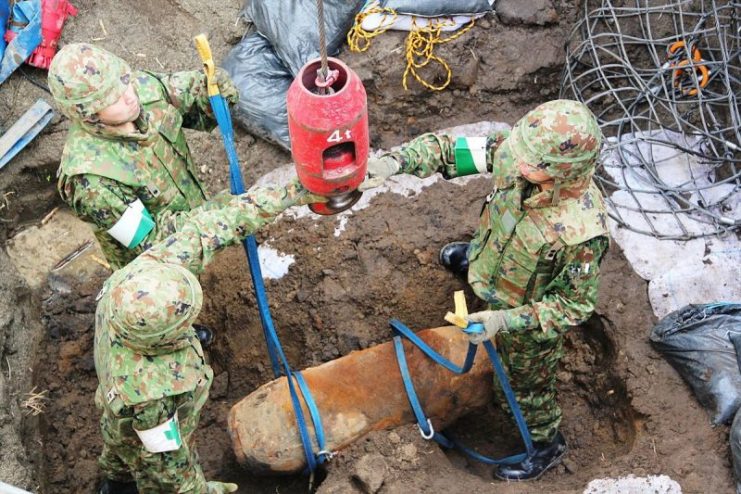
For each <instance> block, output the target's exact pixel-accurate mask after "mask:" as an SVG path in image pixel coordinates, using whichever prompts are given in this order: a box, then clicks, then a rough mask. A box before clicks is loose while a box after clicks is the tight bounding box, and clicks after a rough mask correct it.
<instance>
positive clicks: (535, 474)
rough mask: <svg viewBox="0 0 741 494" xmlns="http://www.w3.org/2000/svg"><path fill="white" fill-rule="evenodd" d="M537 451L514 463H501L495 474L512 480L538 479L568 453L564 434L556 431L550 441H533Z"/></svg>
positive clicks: (500, 477) (497, 476)
mask: <svg viewBox="0 0 741 494" xmlns="http://www.w3.org/2000/svg"><path fill="white" fill-rule="evenodd" d="M533 446H534V447H535V451H534V453H533V455H532V456H531V457H529V458H525V459H524V460H522V461H521V462H520V463H516V464H514V465H501V466H500V467H499V468H497V469H496V470H494V476H495V477H496V478H498V479H501V480H508V481H510V482H521V481H523V480H537V479H539V478H540V476H541V475H543V474H544V473H545V472H547V471H548V470H549V469H550V468H552V467H554V466H556V465H558V464H559V463H561V458H563V455H565V454H566V450H567V447H566V440H565V439H564V437H563V434H561V433H560V432H557V433H556V437H554V438H553V440H552V441H551V442H549V443H533Z"/></svg>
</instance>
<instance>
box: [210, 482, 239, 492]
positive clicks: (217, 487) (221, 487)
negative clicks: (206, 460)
mask: <svg viewBox="0 0 741 494" xmlns="http://www.w3.org/2000/svg"><path fill="white" fill-rule="evenodd" d="M238 488H239V486H238V485H237V484H231V483H228V482H216V481H215V480H210V481H208V482H206V489H207V492H208V494H227V493H229V492H237V489H238Z"/></svg>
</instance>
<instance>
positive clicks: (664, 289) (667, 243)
mask: <svg viewBox="0 0 741 494" xmlns="http://www.w3.org/2000/svg"><path fill="white" fill-rule="evenodd" d="M625 139H626V141H627V142H626V144H625V146H624V148H623V153H622V155H621V154H620V152H619V150H618V148H617V147H616V144H617V142H616V141H615V140H614V139H608V143H609V145H608V146H607V148H606V149H605V151H604V152H603V154H602V162H603V165H604V169H605V171H606V172H607V174H608V175H609V176H610V177H611V178H612V180H613V181H614V182H615V184H616V185H617V186H618V187H621V188H626V187H627V188H630V189H632V190H631V191H628V190H617V191H615V192H613V193H612V194H611V195H610V199H611V201H612V208H613V212H616V213H617V214H618V215H619V216H620V217H621V219H622V221H623V222H625V223H626V224H628V225H630V228H625V227H622V226H620V225H618V223H617V222H615V221H613V220H612V219H610V220H609V226H610V234H611V236H612V238H613V239H614V240H615V242H617V244H618V245H620V247H621V248H622V250H623V253H624V254H625V257H626V258H627V259H628V262H630V264H631V266H632V267H633V269H634V270H635V272H636V273H638V275H639V276H640V277H641V278H643V279H645V280H647V281H649V286H648V294H649V300H650V301H651V307H652V308H653V311H654V314H656V316H657V317H664V316H666V315H667V314H669V313H670V312H673V311H675V310H677V309H680V308H682V307H684V306H685V305H687V304H702V303H711V302H720V301H734V300H741V284H740V283H738V279H739V278H741V242H739V240H738V238H736V236H735V235H733V234H728V235H725V236H723V237H721V236H720V235H717V234H714V232H715V231H716V226H715V225H713V224H712V223H711V222H710V221H709V220H708V218H706V217H703V216H701V215H699V214H695V213H676V214H670V213H672V211H673V210H674V209H675V208H676V205H675V204H672V203H671V202H670V201H669V200H667V199H665V198H664V197H663V196H662V194H660V193H659V189H657V187H656V180H659V181H660V182H662V183H664V184H667V185H668V186H670V187H677V188H680V189H682V190H687V191H691V190H694V192H692V193H691V194H690V193H689V192H688V193H687V198H688V199H689V201H690V202H691V203H693V204H696V205H703V206H704V207H708V205H712V206H710V207H711V209H713V210H714V211H715V212H716V213H717V214H718V215H719V216H721V217H723V218H726V219H727V221H728V222H730V223H733V221H734V220H735V219H737V218H739V217H741V216H739V215H741V193H739V192H738V191H737V190H736V188H735V186H733V185H732V184H726V183H723V182H722V181H721V182H719V183H715V179H716V177H715V170H714V169H713V168H712V167H710V166H709V165H708V164H707V163H703V162H701V160H699V159H698V158H697V156H695V155H693V154H691V153H685V152H683V151H681V150H678V149H676V148H675V147H672V146H669V145H666V144H661V142H669V143H675V144H677V145H679V146H681V147H684V148H686V149H693V150H699V147H700V146H701V144H702V143H701V141H700V140H699V139H697V138H694V137H687V136H684V135H682V134H677V133H675V132H670V131H658V132H653V133H644V134H636V135H630V134H629V135H627V136H625ZM631 139H633V141H632V142H631ZM641 158H643V159H644V160H647V161H650V162H652V163H654V165H655V167H654V169H652V170H650V171H649V170H648V169H646V168H645V167H644V166H641V162H642V161H641ZM623 161H625V163H624V162H623ZM632 229H635V230H639V231H633V230H632ZM654 230H655V231H656V232H658V233H660V234H662V235H675V236H676V237H677V238H680V237H682V236H684V235H686V234H687V233H690V234H693V235H700V236H699V237H698V238H694V239H692V240H686V241H678V240H669V239H659V238H656V237H654V236H652V235H650V234H651V233H652V232H653V231H654ZM640 232H643V233H640Z"/></svg>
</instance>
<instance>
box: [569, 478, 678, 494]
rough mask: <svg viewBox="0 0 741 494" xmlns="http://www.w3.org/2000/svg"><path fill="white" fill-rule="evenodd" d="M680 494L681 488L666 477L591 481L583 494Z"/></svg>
mask: <svg viewBox="0 0 741 494" xmlns="http://www.w3.org/2000/svg"><path fill="white" fill-rule="evenodd" d="M647 492H650V493H653V494H682V487H680V485H679V484H678V483H677V482H676V481H674V480H672V479H671V478H670V477H668V476H666V475H649V476H648V477H634V476H633V475H628V476H627V477H619V478H617V479H609V478H608V479H597V480H592V481H591V482H590V483H589V484H588V485H587V487H586V488H585V489H584V492H583V494H645V493H647Z"/></svg>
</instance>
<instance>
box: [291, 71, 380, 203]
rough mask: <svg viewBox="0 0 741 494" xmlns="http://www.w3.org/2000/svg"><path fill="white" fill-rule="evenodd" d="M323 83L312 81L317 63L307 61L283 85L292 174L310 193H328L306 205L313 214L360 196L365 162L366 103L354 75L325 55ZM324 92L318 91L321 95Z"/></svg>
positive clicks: (314, 77) (355, 199) (366, 147)
mask: <svg viewBox="0 0 741 494" xmlns="http://www.w3.org/2000/svg"><path fill="white" fill-rule="evenodd" d="M327 63H328V65H329V74H328V77H327V85H326V86H327V87H326V88H323V87H321V86H324V85H325V84H317V81H318V80H319V81H320V82H321V81H322V79H323V78H321V77H320V76H319V74H318V73H319V70H320V67H321V63H320V61H319V59H317V60H312V61H310V62H309V63H307V64H306V65H304V67H303V68H302V69H301V71H300V72H299V73H298V75H297V76H296V79H295V80H294V81H293V84H291V87H290V88H289V89H288V95H287V109H288V132H289V134H290V136H291V155H292V156H293V161H294V162H295V163H296V172H297V173H298V178H299V180H300V181H301V183H302V184H303V186H304V187H306V188H307V189H308V190H309V191H310V192H312V193H314V194H317V195H320V196H324V197H328V198H329V201H328V202H326V203H316V204H310V205H309V207H310V208H311V210H312V211H314V212H315V213H318V214H324V215H330V214H336V213H339V212H341V211H344V210H345V209H347V208H349V207H351V206H352V205H353V204H355V203H356V202H357V200H358V199H359V198H360V196H361V195H362V193H361V192H358V190H357V188H358V186H359V185H360V183H361V182H362V181H363V179H364V178H365V172H366V169H367V167H368V145H369V137H368V104H367V100H366V95H365V88H364V87H363V83H362V82H361V81H360V78H359V77H358V75H357V74H356V73H355V72H353V71H352V70H351V69H350V68H349V67H348V66H347V65H345V64H344V63H342V62H341V61H339V60H337V59H336V58H328V59H327ZM321 93H324V94H321Z"/></svg>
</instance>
